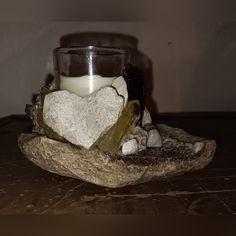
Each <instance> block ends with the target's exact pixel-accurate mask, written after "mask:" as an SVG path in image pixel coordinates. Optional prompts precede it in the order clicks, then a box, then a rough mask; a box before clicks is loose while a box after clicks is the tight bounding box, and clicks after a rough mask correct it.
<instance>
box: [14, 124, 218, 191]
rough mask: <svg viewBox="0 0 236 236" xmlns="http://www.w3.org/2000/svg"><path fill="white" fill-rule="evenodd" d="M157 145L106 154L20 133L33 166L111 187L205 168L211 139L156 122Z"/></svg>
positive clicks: (213, 145)
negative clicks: (159, 143)
mask: <svg viewBox="0 0 236 236" xmlns="http://www.w3.org/2000/svg"><path fill="white" fill-rule="evenodd" d="M158 129H159V130H160V134H161V137H162V141H163V145H162V147H161V148H149V149H147V150H145V151H143V152H140V153H138V154H137V155H129V156H123V155H109V154H107V153H104V152H101V151H99V150H98V149H90V150H86V149H84V148H79V147H76V146H74V145H72V144H70V143H64V142H60V141H56V140H52V139H49V138H47V137H46V136H39V135H36V134H21V135H20V137H19V139H18V143H19V147H20V149H21V151H22V152H23V154H24V155H25V156H26V157H27V158H28V159H29V160H30V161H32V162H33V163H35V164H36V165H37V166H39V167H41V168H43V169H45V170H47V171H50V172H52V173H56V174H59V175H63V176H68V177H73V178H79V179H82V180H85V181H88V182H91V183H94V184H97V185H101V186H107V187H111V188H115V187H122V186H126V185H133V184H137V183H142V182H145V181H149V180H153V179H160V178H164V177H169V176H174V175H180V174H183V173H186V172H189V171H195V170H198V169H201V168H203V167H205V166H206V165H207V164H208V163H209V162H210V161H211V160H212V158H213V155H214V152H215V149H216V143H215V141H214V140H207V139H204V138H199V137H194V136H191V135H189V134H187V133H186V132H184V131H183V130H181V129H177V128H172V127H169V126H166V125H158Z"/></svg>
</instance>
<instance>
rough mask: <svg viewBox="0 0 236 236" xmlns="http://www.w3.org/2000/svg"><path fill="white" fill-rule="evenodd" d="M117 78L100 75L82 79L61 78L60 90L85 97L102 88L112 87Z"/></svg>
mask: <svg viewBox="0 0 236 236" xmlns="http://www.w3.org/2000/svg"><path fill="white" fill-rule="evenodd" d="M115 78H116V77H102V76H100V75H84V76H80V77H66V76H63V75H61V76H60V89H61V90H68V91H70V92H72V93H76V94H77V95H79V96H81V97H85V96H87V95H89V94H91V93H93V92H95V91H97V90H99V89H100V88H103V87H106V86H111V85H112V83H113V81H114V80H115Z"/></svg>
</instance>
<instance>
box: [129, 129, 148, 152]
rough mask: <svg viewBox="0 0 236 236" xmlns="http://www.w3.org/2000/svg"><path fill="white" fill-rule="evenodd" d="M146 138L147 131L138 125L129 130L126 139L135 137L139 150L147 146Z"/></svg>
mask: <svg viewBox="0 0 236 236" xmlns="http://www.w3.org/2000/svg"><path fill="white" fill-rule="evenodd" d="M147 138H148V134H147V131H146V130H144V129H143V128H142V127H140V126H135V127H134V128H133V129H132V131H131V132H130V134H129V136H128V138H127V140H126V141H128V140H131V139H136V141H137V144H138V151H139V152H140V151H142V150H145V149H146V148H147Z"/></svg>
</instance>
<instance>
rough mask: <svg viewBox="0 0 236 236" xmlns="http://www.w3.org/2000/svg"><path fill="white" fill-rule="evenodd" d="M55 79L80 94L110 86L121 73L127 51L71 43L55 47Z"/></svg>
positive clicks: (65, 88) (83, 94) (67, 88)
mask: <svg viewBox="0 0 236 236" xmlns="http://www.w3.org/2000/svg"><path fill="white" fill-rule="evenodd" d="M54 59H55V74H56V83H57V86H58V88H59V89H60V90H68V91H70V92H73V93H76V94H78V95H79V96H81V97H84V96H87V95H89V94H91V93H93V92H94V91H97V90H99V89H100V88H103V87H106V86H111V85H112V83H113V81H114V80H115V78H117V77H119V76H122V75H123V72H124V69H125V65H126V64H127V63H128V61H129V53H128V51H126V50H123V49H118V48H104V47H94V46H88V47H71V48H56V49H55V50H54Z"/></svg>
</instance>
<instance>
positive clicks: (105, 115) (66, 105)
mask: <svg viewBox="0 0 236 236" xmlns="http://www.w3.org/2000/svg"><path fill="white" fill-rule="evenodd" d="M123 108H124V98H123V97H122V96H120V95H118V93H117V91H116V90H115V89H114V88H112V87H105V88H102V89H100V90H98V91H96V92H94V93H93V94H91V95H90V96H88V97H83V98H82V97H80V96H78V95H76V94H74V93H70V92H68V91H65V90H62V91H56V92H52V93H49V94H48V95H46V96H45V100H44V106H43V119H44V122H45V123H46V124H47V125H48V126H49V127H51V128H52V129H53V130H54V131H55V132H57V133H58V134H59V135H60V136H62V137H64V138H65V139H66V140H68V141H69V142H71V143H72V144H75V145H80V146H83V147H85V148H87V149H88V148H90V147H91V146H92V145H93V144H94V143H95V142H96V140H97V139H98V138H99V137H100V135H101V134H103V133H105V132H106V131H107V130H108V129H109V128H110V127H111V126H112V125H113V124H115V123H116V122H117V120H118V118H119V116H120V114H121V112H122V110H123Z"/></svg>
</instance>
